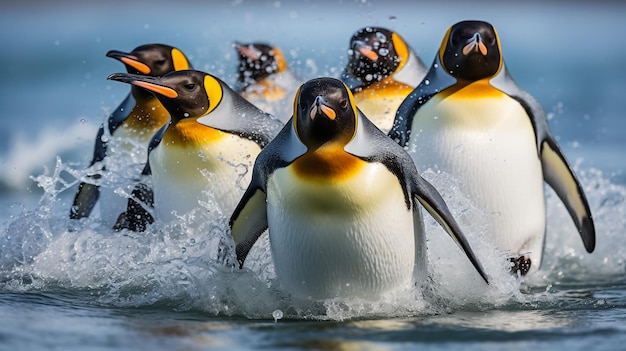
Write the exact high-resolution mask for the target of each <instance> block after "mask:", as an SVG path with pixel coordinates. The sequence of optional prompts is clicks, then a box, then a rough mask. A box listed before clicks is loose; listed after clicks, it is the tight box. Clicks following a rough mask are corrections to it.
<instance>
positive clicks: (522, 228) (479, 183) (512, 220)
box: [409, 97, 546, 269]
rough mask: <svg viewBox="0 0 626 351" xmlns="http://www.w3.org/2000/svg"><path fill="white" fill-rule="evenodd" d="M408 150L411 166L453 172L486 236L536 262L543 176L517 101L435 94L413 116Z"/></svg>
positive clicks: (542, 214)
mask: <svg viewBox="0 0 626 351" xmlns="http://www.w3.org/2000/svg"><path fill="white" fill-rule="evenodd" d="M486 100H490V101H486ZM409 153H410V154H411V157H413V159H414V161H415V164H416V166H417V168H418V170H420V171H425V170H427V169H428V168H431V169H433V170H435V171H437V170H439V171H442V172H445V173H449V174H452V175H453V176H455V177H456V178H457V179H459V180H460V187H461V189H462V190H463V191H464V193H466V194H467V195H468V196H469V198H470V199H471V200H472V201H473V202H474V204H475V205H476V206H478V207H479V208H480V209H481V210H482V211H484V213H485V215H486V217H487V235H488V237H490V238H491V239H492V240H493V242H494V243H496V244H497V245H498V246H499V247H501V248H502V249H504V250H508V251H510V252H511V253H528V252H530V253H531V259H532V263H533V267H532V268H534V269H536V268H537V267H538V265H539V263H540V262H541V255H542V247H543V240H544V232H545V221H546V220H545V199H544V185H543V175H542V170H541V163H540V160H539V158H538V154H537V148H536V142H535V134H534V132H533V127H532V124H531V122H530V119H529V118H528V116H527V115H526V113H525V111H524V110H523V108H522V107H521V105H519V104H518V103H517V102H515V101H514V100H513V99H510V98H508V97H500V98H495V97H493V98H483V99H476V98H474V99H453V98H447V99H444V100H441V99H438V98H437V97H435V98H433V99H432V100H431V101H429V102H428V103H427V104H426V105H424V106H423V107H422V108H421V109H420V110H419V111H418V113H417V115H416V116H415V118H414V120H413V126H412V134H411V141H410V144H409ZM439 190H440V191H441V192H442V193H445V192H446V189H439Z"/></svg>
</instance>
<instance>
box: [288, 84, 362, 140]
mask: <svg viewBox="0 0 626 351" xmlns="http://www.w3.org/2000/svg"><path fill="white" fill-rule="evenodd" d="M357 117H358V110H357V108H356V105H355V103H354V97H353V96H352V93H351V92H350V89H349V88H348V87H347V86H346V85H345V84H344V83H343V82H342V81H340V80H338V79H335V78H328V77H322V78H315V79H311V80H309V81H307V82H306V83H304V84H302V86H300V89H298V92H297V93H296V98H295V100H294V115H293V123H294V129H295V131H296V134H297V136H298V139H300V141H301V142H302V143H303V144H304V145H306V146H307V148H308V149H309V150H311V149H315V148H317V147H319V146H321V145H323V144H326V143H329V142H337V143H341V144H343V145H345V144H347V143H348V142H349V141H350V140H352V138H353V137H354V134H355V133H356V127H357Z"/></svg>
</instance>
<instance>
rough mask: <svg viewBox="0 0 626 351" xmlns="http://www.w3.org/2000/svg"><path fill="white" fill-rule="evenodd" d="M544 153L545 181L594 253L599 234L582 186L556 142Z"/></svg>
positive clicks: (546, 144) (546, 145)
mask: <svg viewBox="0 0 626 351" xmlns="http://www.w3.org/2000/svg"><path fill="white" fill-rule="evenodd" d="M540 150H541V154H540V156H541V166H542V169H543V178H544V179H545V181H546V182H547V183H548V185H550V187H551V188H552V189H554V191H555V192H556V194H557V195H558V196H559V198H560V199H561V201H563V204H565V207H566V208H567V211H568V212H569V214H570V216H571V217H572V220H573V221H574V224H575V225H576V228H577V229H578V232H579V233H580V237H581V239H582V241H583V245H584V246H585V249H586V250H587V252H589V253H591V252H593V250H594V249H595V246H596V232H595V226H594V223H593V219H592V216H591V211H590V209H589V204H588V202H587V198H586V196H585V193H584V192H583V189H582V186H581V185H580V183H579V182H578V179H576V176H575V175H574V173H573V172H572V170H571V168H570V166H569V164H568V163H567V160H566V159H565V157H564V156H563V153H562V152H561V150H560V149H559V146H558V145H557V144H556V142H555V141H554V140H553V139H552V138H546V139H545V140H544V141H543V142H542V144H541V148H540Z"/></svg>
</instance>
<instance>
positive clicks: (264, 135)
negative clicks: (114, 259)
mask: <svg viewBox="0 0 626 351" xmlns="http://www.w3.org/2000/svg"><path fill="white" fill-rule="evenodd" d="M109 79H111V80H114V81H119V82H124V83H128V84H132V85H133V86H136V87H139V88H141V89H145V90H146V91H150V92H152V93H153V94H154V95H155V96H156V97H157V98H158V99H159V101H161V103H162V104H163V106H164V107H165V108H166V109H167V111H168V112H169V114H170V117H171V120H170V122H169V124H167V125H166V126H164V127H163V128H162V129H161V130H160V131H159V132H157V134H155V136H154V138H153V140H152V141H151V142H150V146H149V155H148V162H147V163H146V167H145V168H144V171H143V176H144V181H142V182H141V183H140V184H138V185H137V187H136V188H135V190H133V193H132V196H131V197H130V198H129V199H128V204H127V210H126V211H125V212H123V213H122V214H121V215H120V216H119V218H118V221H117V223H116V224H115V226H114V228H115V229H116V230H121V229H125V228H126V229H131V230H134V231H143V230H145V228H146V226H147V225H148V224H149V223H152V222H153V221H154V220H155V219H158V220H159V221H162V222H167V221H170V220H172V219H175V218H177V216H181V215H184V214H187V213H189V212H190V211H192V210H193V209H195V208H199V207H200V206H201V204H200V201H204V202H208V201H209V200H212V201H213V202H214V203H215V204H216V206H217V207H216V210H218V211H219V213H221V214H226V215H230V214H231V213H232V211H233V209H234V208H235V206H236V205H237V202H238V200H239V199H240V198H241V195H242V193H243V190H244V189H245V186H246V185H247V184H248V183H249V181H250V174H251V170H252V166H253V163H254V160H255V159H256V156H257V155H258V154H259V152H260V151H261V149H262V148H263V147H264V146H265V145H266V144H267V143H268V142H269V141H270V140H271V139H272V138H273V137H274V136H275V135H276V134H277V133H278V131H279V130H280V128H282V126H283V124H282V123H281V122H280V121H278V120H277V119H276V118H274V117H272V116H270V115H269V114H267V113H265V112H263V111H261V110H259V109H258V108H256V107H255V106H254V105H252V104H251V103H250V102H248V101H246V100H245V99H244V98H242V97H241V96H240V95H239V94H237V93H236V92H235V91H234V90H232V89H231V88H230V87H229V86H228V85H227V84H226V83H224V82H223V81H222V80H220V79H219V78H217V77H215V76H213V75H210V74H208V73H204V72H200V71H195V70H183V71H175V72H170V73H168V74H166V75H164V76H163V77H160V78H159V77H148V76H142V75H134V74H124V73H117V74H113V75H111V76H109ZM242 167H243V168H242ZM150 207H153V210H151V209H150ZM151 212H152V213H151Z"/></svg>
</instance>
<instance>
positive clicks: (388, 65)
mask: <svg viewBox="0 0 626 351" xmlns="http://www.w3.org/2000/svg"><path fill="white" fill-rule="evenodd" d="M407 50H408V49H407V47H406V44H405V43H404V40H402V39H401V38H400V36H398V35H397V34H395V33H394V32H392V31H390V30H388V29H385V28H380V27H365V28H362V29H360V30H358V31H357V32H356V33H355V34H354V35H353V36H352V38H351V39H350V49H349V50H348V71H349V72H352V74H353V75H354V76H355V77H357V78H358V79H359V80H361V82H362V83H363V84H365V85H369V84H371V83H374V82H377V81H380V80H382V79H384V78H386V77H388V76H390V75H391V74H393V72H395V71H396V69H397V68H398V66H399V65H400V62H401V61H402V60H403V58H404V59H406V57H407V55H408V51H407Z"/></svg>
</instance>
